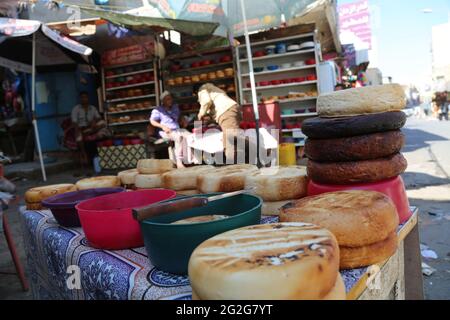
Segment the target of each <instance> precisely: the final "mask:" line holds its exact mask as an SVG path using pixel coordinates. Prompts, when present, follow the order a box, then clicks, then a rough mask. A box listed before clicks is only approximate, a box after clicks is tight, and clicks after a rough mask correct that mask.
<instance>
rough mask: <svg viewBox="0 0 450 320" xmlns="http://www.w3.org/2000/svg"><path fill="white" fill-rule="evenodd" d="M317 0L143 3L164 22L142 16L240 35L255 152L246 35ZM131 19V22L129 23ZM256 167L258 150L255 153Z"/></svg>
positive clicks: (126, 18) (117, 16) (121, 19)
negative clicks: (204, 24) (196, 24)
mask: <svg viewBox="0 0 450 320" xmlns="http://www.w3.org/2000/svg"><path fill="white" fill-rule="evenodd" d="M316 2H317V0H263V1H261V0H245V1H244V0H165V1H158V0H147V3H148V4H150V5H152V6H153V7H154V8H157V9H158V10H159V11H160V16H162V17H164V18H165V19H166V20H167V21H166V22H164V24H159V23H160V22H161V21H163V20H162V18H151V17H145V18H146V19H156V20H153V21H151V20H147V22H146V23H152V24H154V25H160V26H161V27H164V28H171V27H172V29H174V30H177V31H181V32H184V33H186V31H188V32H187V33H190V34H191V35H200V34H193V33H192V30H191V29H190V28H189V27H191V25H189V22H197V23H198V22H203V23H213V24H214V28H210V29H209V30H208V31H209V32H210V34H212V33H215V34H216V35H221V36H230V37H237V36H242V35H244V38H245V42H246V49H247V56H248V57H249V59H248V64H249V70H250V74H249V78H250V84H251V93H252V104H253V111H254V115H255V122H256V131H257V135H256V137H257V150H259V144H260V143H259V108H258V102H257V95H256V85H255V76H254V73H253V60H252V51H251V43H250V37H249V34H250V32H255V31H259V30H265V29H269V28H272V27H278V26H280V25H281V24H282V23H283V22H284V21H283V20H284V19H285V18H286V17H288V18H289V19H291V18H294V17H295V16H297V15H299V14H301V13H302V12H303V11H304V10H305V9H307V8H308V6H310V5H312V4H314V3H316ZM80 8H81V9H82V10H84V11H87V12H89V13H90V14H92V15H95V16H100V17H101V18H104V19H106V20H109V21H111V22H113V23H118V24H123V25H127V26H135V25H136V21H139V25H142V24H145V23H144V22H143V20H142V19H143V18H144V17H136V16H133V15H130V14H125V13H121V12H114V16H113V15H112V14H109V13H108V12H111V11H109V10H104V9H101V10H100V9H94V8H84V7H80ZM133 20H134V21H133ZM177 21H179V22H180V23H184V24H186V25H185V28H182V29H181V30H180V28H178V29H177V27H180V25H177V23H176V22H177ZM201 31H202V35H206V34H207V32H206V30H205V29H202V30H201ZM257 158H258V164H259V151H258V155H257Z"/></svg>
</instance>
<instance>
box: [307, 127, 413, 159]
mask: <svg viewBox="0 0 450 320" xmlns="http://www.w3.org/2000/svg"><path fill="white" fill-rule="evenodd" d="M404 144H405V135H404V134H403V133H402V132H401V131H400V130H397V131H389V132H381V133H373V134H368V135H363V136H357V137H349V138H338V139H322V140H315V139H314V140H313V139H307V140H306V143H305V155H306V156H307V157H308V158H309V159H312V160H314V161H318V162H343V161H361V160H372V159H378V158H384V157H388V156H391V155H393V154H396V153H398V152H400V150H401V149H402V148H403V146H404Z"/></svg>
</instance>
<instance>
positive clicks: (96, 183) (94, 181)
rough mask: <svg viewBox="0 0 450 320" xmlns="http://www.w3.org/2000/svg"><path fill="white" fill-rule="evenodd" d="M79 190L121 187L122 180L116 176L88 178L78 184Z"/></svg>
mask: <svg viewBox="0 0 450 320" xmlns="http://www.w3.org/2000/svg"><path fill="white" fill-rule="evenodd" d="M76 186H77V188H78V190H86V189H98V188H115V187H120V179H119V178H118V177H116V176H101V177H92V178H86V179H82V180H80V181H78V182H77V183H76Z"/></svg>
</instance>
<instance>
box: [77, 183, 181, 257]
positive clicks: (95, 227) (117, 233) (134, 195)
mask: <svg viewBox="0 0 450 320" xmlns="http://www.w3.org/2000/svg"><path fill="white" fill-rule="evenodd" d="M176 195H177V194H176V192H175V191H172V190H166V189H153V190H139V191H129V192H121V193H117V194H111V195H106V196H101V197H97V198H94V199H90V200H86V201H83V202H81V203H79V204H78V205H77V206H76V209H77V211H78V216H79V218H80V222H81V226H82V228H83V231H84V233H85V235H86V239H87V240H88V241H89V244H90V245H91V246H92V247H95V248H99V249H110V250H122V249H130V248H137V247H142V246H143V245H144V242H143V239H142V234H141V230H140V227H139V223H138V222H137V221H136V220H134V219H133V217H132V214H131V211H132V209H134V208H140V207H144V206H148V205H150V204H153V203H156V202H160V201H164V200H169V199H172V198H174V197H176Z"/></svg>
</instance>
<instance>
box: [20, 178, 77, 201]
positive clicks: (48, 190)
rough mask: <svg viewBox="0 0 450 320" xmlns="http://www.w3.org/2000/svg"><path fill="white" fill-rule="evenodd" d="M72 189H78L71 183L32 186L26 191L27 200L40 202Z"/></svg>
mask: <svg viewBox="0 0 450 320" xmlns="http://www.w3.org/2000/svg"><path fill="white" fill-rule="evenodd" d="M72 191H77V187H76V186H75V185H74V184H69V183H64V184H54V185H50V186H43V187H36V188H31V189H29V190H28V191H27V192H25V201H26V202H29V203H40V202H41V201H42V200H45V199H47V198H50V197H53V196H56V195H58V194H62V193H66V192H72Z"/></svg>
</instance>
